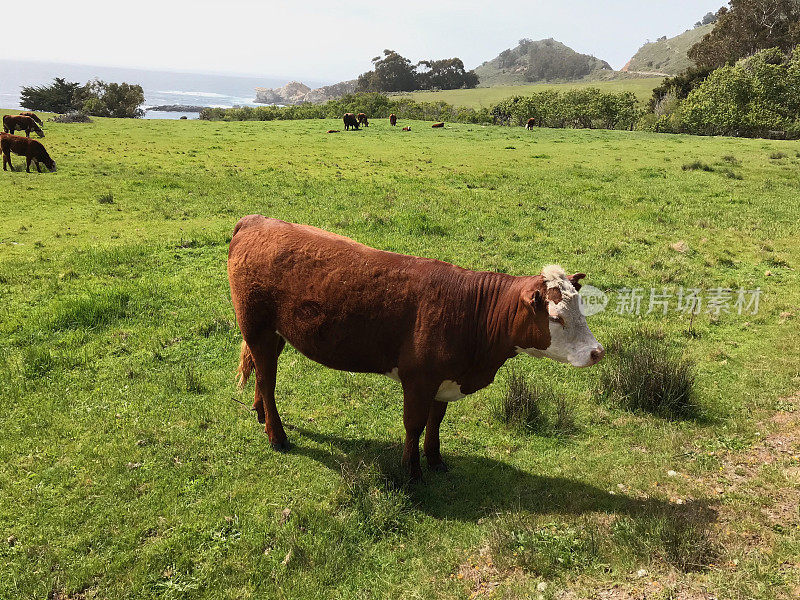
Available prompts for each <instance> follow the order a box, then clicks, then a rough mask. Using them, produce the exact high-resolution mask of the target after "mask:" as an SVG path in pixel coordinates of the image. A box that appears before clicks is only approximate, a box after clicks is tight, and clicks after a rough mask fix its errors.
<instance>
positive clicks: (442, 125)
mask: <svg viewBox="0 0 800 600" xmlns="http://www.w3.org/2000/svg"><path fill="white" fill-rule="evenodd" d="M431 127H444V123H434V124H433V125H431Z"/></svg>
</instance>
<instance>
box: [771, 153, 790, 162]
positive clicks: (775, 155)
mask: <svg viewBox="0 0 800 600" xmlns="http://www.w3.org/2000/svg"><path fill="white" fill-rule="evenodd" d="M787 156H789V155H788V154H786V153H785V152H773V153H772V154H770V155H769V157H770V158H771V159H772V160H781V159H782V158H786V157H787Z"/></svg>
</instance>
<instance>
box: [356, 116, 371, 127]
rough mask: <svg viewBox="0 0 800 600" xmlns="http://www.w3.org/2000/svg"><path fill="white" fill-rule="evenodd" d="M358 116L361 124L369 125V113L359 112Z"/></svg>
mask: <svg viewBox="0 0 800 600" xmlns="http://www.w3.org/2000/svg"><path fill="white" fill-rule="evenodd" d="M356 118H357V119H358V122H359V124H360V125H363V126H364V127H369V121H367V115H365V114H364V113H358V115H356Z"/></svg>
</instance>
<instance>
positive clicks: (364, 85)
mask: <svg viewBox="0 0 800 600" xmlns="http://www.w3.org/2000/svg"><path fill="white" fill-rule="evenodd" d="M372 64H373V68H372V70H371V71H367V72H366V73H362V74H361V75H359V76H358V83H357V84H356V91H358V92H413V91H415V90H436V89H438V90H455V89H460V88H474V87H475V86H477V85H478V76H477V75H476V74H475V71H467V70H466V69H465V68H464V63H463V62H462V61H461V59H460V58H443V59H441V60H432V59H431V60H421V61H419V62H418V63H417V64H413V63H412V62H411V61H410V60H409V59H407V58H405V57H404V56H401V55H400V54H398V53H397V52H395V51H394V50H388V49H387V50H384V51H383V56H382V57H381V56H376V57H375V58H373V59H372Z"/></svg>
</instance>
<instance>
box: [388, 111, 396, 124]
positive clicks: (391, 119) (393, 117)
mask: <svg viewBox="0 0 800 600" xmlns="http://www.w3.org/2000/svg"><path fill="white" fill-rule="evenodd" d="M389 125H391V126H392V127H394V126H395V125H397V115H396V114H394V113H392V114H390V115H389Z"/></svg>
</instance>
